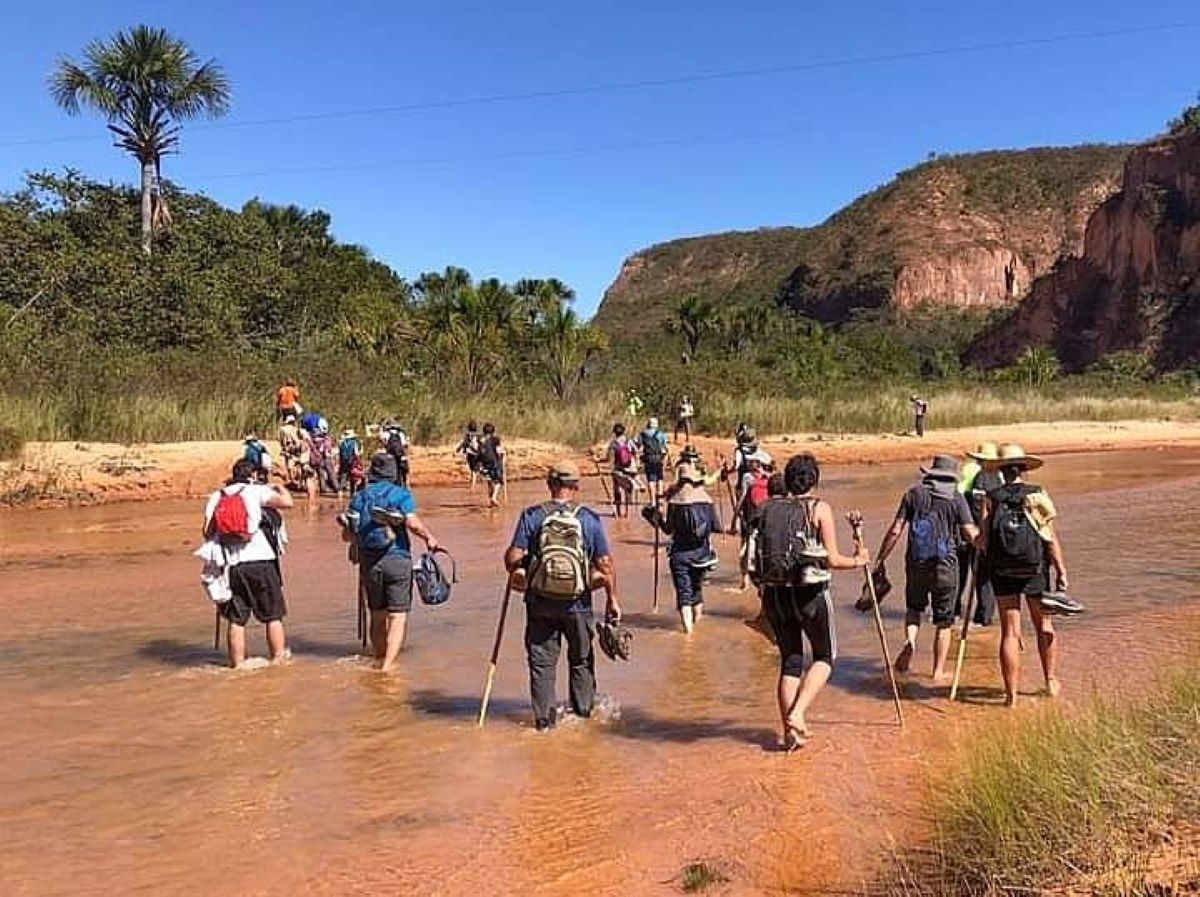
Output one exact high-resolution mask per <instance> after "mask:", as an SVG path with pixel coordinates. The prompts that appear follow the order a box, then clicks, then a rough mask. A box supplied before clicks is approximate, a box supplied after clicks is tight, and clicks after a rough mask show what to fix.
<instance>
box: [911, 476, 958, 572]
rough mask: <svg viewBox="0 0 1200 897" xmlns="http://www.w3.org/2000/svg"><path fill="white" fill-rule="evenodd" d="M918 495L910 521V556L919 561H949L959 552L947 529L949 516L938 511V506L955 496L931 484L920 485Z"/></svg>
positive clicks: (916, 561)
mask: <svg viewBox="0 0 1200 897" xmlns="http://www.w3.org/2000/svg"><path fill="white" fill-rule="evenodd" d="M917 496H918V498H917V507H916V508H915V509H914V512H913V518H912V520H911V521H909V528H908V559H909V560H910V561H912V562H913V563H917V564H932V563H945V562H946V561H948V560H950V558H952V557H954V556H955V541H954V536H953V535H952V534H951V533H950V532H949V531H948V530H947V529H946V525H945V523H944V521H945V517H943V516H942V515H940V514H936V513H934V506H935V503H936V502H946V501H950V500H952V499H951V498H948V497H946V496H944V495H940V494H938V493H937V492H935V491H933V489H930V488H929V487H928V486H922V487H920V488H919V489H918V490H917Z"/></svg>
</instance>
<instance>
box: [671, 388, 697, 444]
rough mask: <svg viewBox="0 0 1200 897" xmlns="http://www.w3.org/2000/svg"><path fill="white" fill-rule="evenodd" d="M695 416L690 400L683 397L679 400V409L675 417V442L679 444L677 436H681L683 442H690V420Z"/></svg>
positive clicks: (694, 409)
mask: <svg viewBox="0 0 1200 897" xmlns="http://www.w3.org/2000/svg"><path fill="white" fill-rule="evenodd" d="M695 416H696V407H695V406H694V405H693V404H692V400H691V399H690V398H688V397H687V396H684V397H683V398H682V399H680V400H679V409H678V411H677V412H676V415H675V435H674V440H675V442H679V434H680V433H682V434H683V439H684V442H691V441H692V418H694V417H695Z"/></svg>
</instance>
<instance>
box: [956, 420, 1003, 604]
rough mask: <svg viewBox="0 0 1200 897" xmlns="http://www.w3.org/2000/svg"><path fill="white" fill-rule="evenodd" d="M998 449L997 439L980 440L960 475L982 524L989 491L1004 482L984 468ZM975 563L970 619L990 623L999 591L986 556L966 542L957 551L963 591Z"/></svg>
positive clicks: (974, 514) (977, 522) (975, 517)
mask: <svg viewBox="0 0 1200 897" xmlns="http://www.w3.org/2000/svg"><path fill="white" fill-rule="evenodd" d="M996 451H997V449H996V443H994V442H981V443H979V445H977V446H976V447H975V451H973V452H967V460H966V462H965V463H964V464H963V466H962V473H961V475H960V476H959V479H958V491H959V492H961V493H962V494H963V497H964V498H966V500H967V506H968V507H969V508H970V509H971V518H972V519H973V520H974V521H975V525H976V526H981V525H982V521H983V502H984V499H985V498H986V497H987V494H988V493H989V492H991V491H992V490H993V489H998V488H999V487H1000V486H1002V485H1003V480H1001V479H1000V474H998V473H996V472H995V471H994V470H984V469H983V462H984V461H994V460H996V458H997V454H996ZM972 566H973V567H974V568H975V612H974V613H973V614H972V615H971V622H972V623H974V624H975V625H976V626H991V625H992V621H993V620H994V619H995V616H996V593H995V591H993V589H992V579H991V577H990V576H989V575H988V571H987V558H986V556H985V555H984V554H983V553H982V552H981V551H979V549H978V547H976V545H975V544H974V543H970V542H965V543H963V545H962V546H961V547H960V550H959V555H958V574H959V575H958V581H959V591H960V592H962V591H964V590H965V589H966V587H967V582H966V580H967V573H968V571H969V570H970V569H971V567H972Z"/></svg>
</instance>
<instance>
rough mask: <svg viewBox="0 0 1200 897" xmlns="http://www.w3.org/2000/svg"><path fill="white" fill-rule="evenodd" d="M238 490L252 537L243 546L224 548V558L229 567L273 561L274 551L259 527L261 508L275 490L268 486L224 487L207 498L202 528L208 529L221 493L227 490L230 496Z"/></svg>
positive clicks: (255, 484)
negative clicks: (244, 506) (226, 559)
mask: <svg viewBox="0 0 1200 897" xmlns="http://www.w3.org/2000/svg"><path fill="white" fill-rule="evenodd" d="M239 489H240V490H241V496H242V501H244V502H245V503H246V518H247V524H248V525H249V527H250V532H252V533H253V534H254V535H253V536H251V537H250V541H249V542H247V543H246V544H245V545H240V546H228V547H226V549H225V556H226V558H228V560H229V565H230V566H234V565H236V564H248V563H250V562H251V561H273V560H275V551H274V549H272V548H271V543H270V542H268V541H267V537H266V534H265V533H263V531H262V526H261V524H262V515H263V507H264V505H265V504H266V502H267V500H268V499H270V497H271V496H272V495H274V494H275V490H274V489H272V488H271V487H270V486H264V485H262V484H261V483H248V484H246V485H244V486H243V485H241V484H236V483H235V484H234V485H232V486H226V487H225V489H224V490H222V489H218V490H217V491H216V492H214V493H213V494H212V495H210V496H209V497H208V504H207V505H205V507H204V528H205V529H206V530H207V529H208V522H209V521H210V520H212V515H213V511H215V510H216V509H217V502H218V501H220V499H221V492H222V491H225V490H228V491H229V492H230V493H231V494H232V493H233V492H235V491H237V490H239Z"/></svg>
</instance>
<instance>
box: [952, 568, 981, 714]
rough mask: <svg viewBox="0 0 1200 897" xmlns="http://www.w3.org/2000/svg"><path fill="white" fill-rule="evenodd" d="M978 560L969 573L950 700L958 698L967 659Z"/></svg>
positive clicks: (973, 610)
mask: <svg viewBox="0 0 1200 897" xmlns="http://www.w3.org/2000/svg"><path fill="white" fill-rule="evenodd" d="M978 563H979V562H978V560H975V561H973V562H972V563H971V569H970V570H968V571H967V600H966V601H965V602H964V603H963V619H962V631H961V632H959V634H958V658H957V659H956V660H955V661H954V681H953V682H951V683H950V700H951V701H953V700H954V699H955V698H956V697H958V682H959V680H960V679H961V678H962V671H963V662H964V661H965V660H966V659H967V634H968V633H969V632H970V631H971V614H973V613H974V612H975V577H976V572H975V571H976V568H977V566H978Z"/></svg>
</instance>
